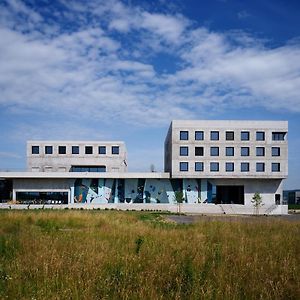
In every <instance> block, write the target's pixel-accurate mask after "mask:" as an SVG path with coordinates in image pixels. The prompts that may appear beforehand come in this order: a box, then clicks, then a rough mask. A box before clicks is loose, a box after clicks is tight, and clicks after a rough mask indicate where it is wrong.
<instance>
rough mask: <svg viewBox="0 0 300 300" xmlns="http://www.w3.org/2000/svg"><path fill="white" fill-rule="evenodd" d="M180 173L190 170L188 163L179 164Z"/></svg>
mask: <svg viewBox="0 0 300 300" xmlns="http://www.w3.org/2000/svg"><path fill="white" fill-rule="evenodd" d="M179 169H180V171H183V172H186V171H188V170H189V163H188V162H180V164H179Z"/></svg>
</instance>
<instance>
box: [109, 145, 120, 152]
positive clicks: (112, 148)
mask: <svg viewBox="0 0 300 300" xmlns="http://www.w3.org/2000/svg"><path fill="white" fill-rule="evenodd" d="M119 152H120V148H119V146H112V147H111V153H112V154H119Z"/></svg>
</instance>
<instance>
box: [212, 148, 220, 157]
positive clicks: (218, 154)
mask: <svg viewBox="0 0 300 300" xmlns="http://www.w3.org/2000/svg"><path fill="white" fill-rule="evenodd" d="M213 150H217V154H213ZM210 156H220V148H219V147H216V146H213V147H210Z"/></svg>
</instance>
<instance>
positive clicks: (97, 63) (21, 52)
mask: <svg viewBox="0 0 300 300" xmlns="http://www.w3.org/2000/svg"><path fill="white" fill-rule="evenodd" d="M299 16H300V2H299V1H291V0H290V1H275V0H272V1H271V0H264V1H258V0H252V1H237V0H212V1H200V0H185V1H179V0H174V1H167V0H160V1H159V0H158V1H137V0H131V1H130V0H128V1H114V0H111V1H107V0H106V1H104V0H90V1H71V0H51V1H50V0H49V1H46V0H44V1H43V0H35V1H34V0H27V1H20V0H6V1H3V0H2V1H0V37H1V39H0V122H1V123H0V124H1V131H0V140H1V145H0V168H1V169H2V170H3V169H8V168H10V169H14V168H15V169H22V168H25V161H26V159H25V142H26V140H28V139H59V140H63V139H68V140H70V139H83V140H85V139H87V140H91V139H93V140H124V141H125V142H126V144H127V149H128V153H129V157H128V161H129V170H130V171H149V169H150V165H151V164H152V163H153V164H154V165H155V167H156V169H157V170H158V171H160V170H162V168H163V142H164V138H165V135H166V132H167V128H168V126H169V123H170V121H171V120H172V119H267V120H288V121H289V179H288V180H287V181H286V182H285V188H299V187H300V180H299V179H300V175H299V170H300V159H299V154H298V153H299V149H300V138H299V129H300V97H299V95H300V93H299V87H300V18H299Z"/></svg>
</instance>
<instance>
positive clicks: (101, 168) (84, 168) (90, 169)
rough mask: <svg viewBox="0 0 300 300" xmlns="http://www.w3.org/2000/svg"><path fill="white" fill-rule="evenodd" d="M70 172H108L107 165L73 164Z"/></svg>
mask: <svg viewBox="0 0 300 300" xmlns="http://www.w3.org/2000/svg"><path fill="white" fill-rule="evenodd" d="M70 172H97V173H99V172H106V167H105V166H72V167H71V169H70Z"/></svg>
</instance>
